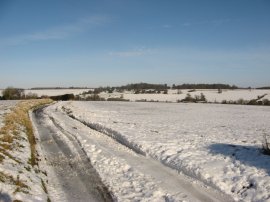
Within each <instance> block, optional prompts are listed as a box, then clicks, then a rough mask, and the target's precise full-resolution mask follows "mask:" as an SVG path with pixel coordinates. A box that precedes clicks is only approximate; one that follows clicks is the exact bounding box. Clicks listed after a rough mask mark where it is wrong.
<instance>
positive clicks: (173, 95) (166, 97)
mask: <svg viewBox="0 0 270 202" xmlns="http://www.w3.org/2000/svg"><path fill="white" fill-rule="evenodd" d="M189 91H190V90H181V91H180V92H179V91H178V90H168V94H162V93H161V94H134V93H132V92H128V91H126V92H124V93H105V92H103V93H100V96H101V97H103V98H106V99H107V98H114V97H116V98H119V97H121V96H122V97H123V98H124V99H128V100H130V101H138V100H146V101H159V102H177V101H178V100H182V99H184V98H185V97H186V96H187V94H188V93H189V94H190V95H191V96H192V97H195V95H198V96H200V95H201V93H203V94H204V95H205V97H206V99H207V101H208V102H219V103H220V102H222V101H223V100H227V101H238V100H239V99H243V100H251V99H257V98H258V96H262V95H265V94H266V96H265V97H264V98H263V99H270V90H254V89H252V90H247V89H239V90H222V93H218V90H206V89H205V90H204V89H202V90H196V91H194V92H189ZM178 93H180V94H178Z"/></svg>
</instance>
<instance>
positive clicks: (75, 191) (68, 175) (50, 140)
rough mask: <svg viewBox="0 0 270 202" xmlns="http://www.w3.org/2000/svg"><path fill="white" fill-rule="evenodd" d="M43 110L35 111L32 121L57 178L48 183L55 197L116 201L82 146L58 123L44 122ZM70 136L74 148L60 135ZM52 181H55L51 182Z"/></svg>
mask: <svg viewBox="0 0 270 202" xmlns="http://www.w3.org/2000/svg"><path fill="white" fill-rule="evenodd" d="M42 112H43V109H38V110H36V111H35V112H34V116H33V120H34V124H35V125H36V127H37V129H38V133H39V136H40V141H39V142H40V144H41V148H42V150H43V152H44V154H45V156H46V159H47V164H48V166H49V167H51V168H52V170H53V171H54V174H55V176H54V177H56V178H57V179H51V180H52V181H50V178H49V185H50V186H53V187H55V190H54V192H55V193H56V194H53V196H52V197H56V198H55V199H54V198H52V200H53V201H54V200H56V201H113V200H112V197H111V195H110V193H109V192H108V190H107V188H106V187H105V186H104V185H103V183H102V182H101V180H100V178H99V175H98V174H97V172H96V170H95V169H94V168H93V166H92V165H91V161H90V159H89V158H88V157H87V156H86V154H85V153H84V152H83V150H82V149H81V147H80V145H79V144H78V143H77V142H76V141H75V140H74V139H73V137H72V136H70V135H69V134H67V133H65V134H64V133H62V132H63V131H62V132H61V131H59V129H58V128H57V127H56V126H55V125H50V126H48V125H45V124H44V119H45V117H44V116H43V113H42ZM61 135H62V136H63V135H64V136H66V137H68V138H70V140H71V141H70V142H71V143H72V144H73V148H75V150H71V149H70V146H69V145H67V143H66V142H65V141H64V140H63V138H61V137H60V136H61ZM51 183H53V184H51Z"/></svg>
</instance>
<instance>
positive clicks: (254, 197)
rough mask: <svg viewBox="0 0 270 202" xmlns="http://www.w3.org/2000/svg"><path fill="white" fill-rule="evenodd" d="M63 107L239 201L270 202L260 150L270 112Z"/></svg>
mask: <svg viewBox="0 0 270 202" xmlns="http://www.w3.org/2000/svg"><path fill="white" fill-rule="evenodd" d="M62 105H63V107H62V109H65V111H67V112H68V114H69V115H70V116H74V118H76V119H78V120H80V121H81V122H84V123H86V124H88V125H89V126H90V127H91V128H95V129H96V130H98V131H101V132H102V133H104V134H107V135H109V136H112V137H113V138H115V139H117V140H118V141H120V142H122V143H124V144H126V145H127V146H128V147H130V148H132V149H134V150H136V151H138V152H140V153H143V154H146V155H147V156H150V157H152V158H153V159H156V160H158V161H160V162H162V163H163V164H164V165H166V166H168V167H170V168H173V169H175V170H177V171H179V172H181V173H184V174H186V175H189V176H190V177H192V178H194V179H197V180H199V181H202V182H203V183H205V184H207V185H209V186H212V187H214V188H217V189H219V190H221V191H222V192H224V193H226V194H228V195H231V196H232V197H233V198H234V199H235V200H237V201H241V200H244V201H270V183H269V182H270V176H269V174H270V157H269V156H266V155H263V154H262V153H261V151H260V148H261V141H262V136H263V135H264V134H270V124H269V120H270V108H268V107H258V106H232V105H213V104H212V105H207V104H176V103H175V104H167V103H118V102H110V103H108V102H63V103H60V104H59V109H60V108H61V106H62ZM79 137H80V135H79V134H78V138H79ZM86 150H87V149H86ZM106 166H110V164H107V165H106ZM112 166H113V165H112ZM164 180H166V179H164Z"/></svg>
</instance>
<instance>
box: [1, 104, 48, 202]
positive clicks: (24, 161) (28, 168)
mask: <svg viewBox="0 0 270 202" xmlns="http://www.w3.org/2000/svg"><path fill="white" fill-rule="evenodd" d="M44 103H47V100H46V101H44V100H32V101H30V100H29V101H0V122H1V127H0V201H47V199H48V196H47V193H46V191H47V190H46V180H45V178H46V172H45V171H42V170H41V169H40V167H39V165H38V160H39V157H38V154H37V153H36V151H35V150H34V145H33V142H32V141H34V137H33V136H31V135H30V133H32V129H31V122H30V119H29V117H28V110H30V109H31V108H33V107H35V106H38V105H40V104H44ZM27 117H28V118H27ZM33 152H34V153H33Z"/></svg>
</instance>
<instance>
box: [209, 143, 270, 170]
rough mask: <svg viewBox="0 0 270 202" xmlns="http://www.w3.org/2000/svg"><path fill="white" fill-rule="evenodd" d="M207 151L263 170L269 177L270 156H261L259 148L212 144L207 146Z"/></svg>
mask: <svg viewBox="0 0 270 202" xmlns="http://www.w3.org/2000/svg"><path fill="white" fill-rule="evenodd" d="M209 149H210V151H211V153H213V154H221V155H224V156H228V157H231V159H234V160H237V161H240V163H243V164H245V165H249V166H254V167H256V168H258V169H264V170H265V171H266V172H267V173H268V175H270V156H268V155H265V154H263V153H262V149H261V148H260V147H256V146H243V145H233V144H212V145H210V146H209Z"/></svg>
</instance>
